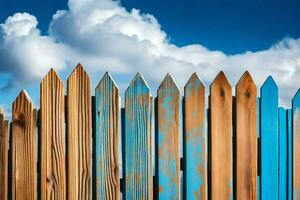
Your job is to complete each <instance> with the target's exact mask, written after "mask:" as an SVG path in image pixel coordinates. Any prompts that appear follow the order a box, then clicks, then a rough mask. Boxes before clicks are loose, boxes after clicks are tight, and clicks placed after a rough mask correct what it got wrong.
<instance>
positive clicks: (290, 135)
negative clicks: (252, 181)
mask: <svg viewBox="0 0 300 200" xmlns="http://www.w3.org/2000/svg"><path fill="white" fill-rule="evenodd" d="M292 127H293V118H292V110H291V109H288V110H287V130H288V136H287V138H288V142H287V143H288V163H287V165H288V180H287V188H288V189H287V193H288V198H287V199H288V200H292V199H293V132H292Z"/></svg>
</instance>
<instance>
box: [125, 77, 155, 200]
mask: <svg viewBox="0 0 300 200" xmlns="http://www.w3.org/2000/svg"><path fill="white" fill-rule="evenodd" d="M150 106H151V103H150V92H149V87H148V86H147V84H146V82H145V81H144V79H143V77H142V76H141V74H140V73H138V74H137V75H136V76H135V78H134V79H133V81H132V82H131V84H130V86H129V87H128V88H127V90H126V92H125V135H124V138H125V155H123V156H125V163H124V165H123V166H124V167H125V199H127V200H140V199H150V196H152V194H151V193H150V191H149V188H150V183H151V178H152V176H151V174H152V172H151V166H150V165H151V130H150V129H151V127H150V123H151V118H150V111H151V110H150ZM123 142H124V141H123Z"/></svg>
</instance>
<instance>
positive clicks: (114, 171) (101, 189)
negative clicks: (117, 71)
mask: <svg viewBox="0 0 300 200" xmlns="http://www.w3.org/2000/svg"><path fill="white" fill-rule="evenodd" d="M95 96H96V97H95V104H96V106H95V109H96V111H95V115H96V116H95V118H96V135H95V140H96V142H95V144H96V146H95V151H96V199H103V200H118V199H120V181H119V170H120V165H119V146H118V143H119V138H118V135H119V111H120V106H119V89H118V88H117V86H116V84H115V82H114V81H113V79H112V77H111V76H110V74H109V73H106V74H105V75H104V77H103V78H102V79H101V81H100V83H99V84H98V86H97V87H96V90H95Z"/></svg>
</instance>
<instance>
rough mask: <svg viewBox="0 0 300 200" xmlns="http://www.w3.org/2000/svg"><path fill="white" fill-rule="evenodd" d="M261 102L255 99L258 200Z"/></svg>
mask: <svg viewBox="0 0 300 200" xmlns="http://www.w3.org/2000/svg"><path fill="white" fill-rule="evenodd" d="M260 102H261V100H260V98H259V97H257V98H256V124H257V127H256V128H257V134H256V135H257V180H256V185H257V187H256V188H257V199H258V200H260V194H261V187H260V180H261V172H260V170H261V162H260V127H261V125H260V104H261V103H260Z"/></svg>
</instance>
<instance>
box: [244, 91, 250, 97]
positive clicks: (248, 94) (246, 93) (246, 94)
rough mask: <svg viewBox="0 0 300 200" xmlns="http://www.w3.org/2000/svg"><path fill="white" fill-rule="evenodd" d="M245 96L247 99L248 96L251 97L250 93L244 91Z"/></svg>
mask: <svg viewBox="0 0 300 200" xmlns="http://www.w3.org/2000/svg"><path fill="white" fill-rule="evenodd" d="M245 96H246V97H247V98H248V99H249V98H250V96H251V93H250V92H249V90H246V92H245Z"/></svg>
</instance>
